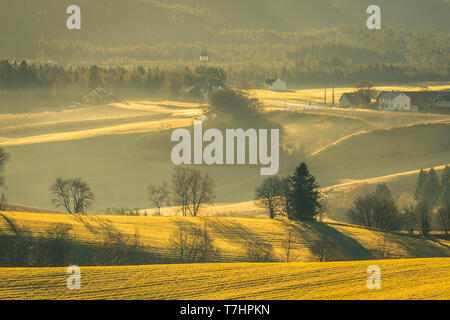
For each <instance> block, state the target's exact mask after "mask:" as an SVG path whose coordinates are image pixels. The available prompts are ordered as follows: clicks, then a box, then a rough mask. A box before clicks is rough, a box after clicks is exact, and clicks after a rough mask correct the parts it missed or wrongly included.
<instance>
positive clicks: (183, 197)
mask: <svg viewBox="0 0 450 320" xmlns="http://www.w3.org/2000/svg"><path fill="white" fill-rule="evenodd" d="M172 191H173V192H172V197H173V201H174V202H175V203H176V204H178V205H180V206H181V211H182V214H183V216H187V214H188V213H189V214H190V215H191V216H194V217H195V216H197V215H198V213H199V210H200V208H201V206H203V205H204V204H206V203H211V202H212V201H213V200H214V198H215V195H214V181H213V180H212V178H211V177H210V176H209V174H208V173H206V172H205V173H204V174H202V173H201V171H199V170H196V169H192V168H189V167H176V168H175V171H174V173H173V175H172Z"/></svg>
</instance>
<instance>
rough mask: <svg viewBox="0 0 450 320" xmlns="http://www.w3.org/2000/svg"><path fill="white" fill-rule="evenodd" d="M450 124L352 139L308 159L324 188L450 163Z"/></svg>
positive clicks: (428, 125) (401, 128) (401, 129)
mask: <svg viewBox="0 0 450 320" xmlns="http://www.w3.org/2000/svg"><path fill="white" fill-rule="evenodd" d="M449 150H450V123H448V122H447V123H435V124H419V125H412V126H406V127H397V128H392V129H382V130H374V131H371V132H367V133H361V134H358V135H353V136H350V137H349V138H348V139H343V140H341V141H340V142H339V143H337V144H333V145H330V146H329V147H328V148H325V149H323V150H322V151H321V152H319V153H316V154H314V155H312V156H310V157H308V158H307V159H306V162H307V163H308V164H309V166H310V168H311V170H312V172H313V173H314V174H317V176H318V178H319V181H320V182H321V183H322V185H332V184H337V183H340V182H342V180H345V179H363V178H373V177H378V176H383V175H387V174H392V173H397V172H404V171H408V170H414V169H417V168H429V167H432V166H437V165H442V164H445V163H448V162H449V159H450V151H449Z"/></svg>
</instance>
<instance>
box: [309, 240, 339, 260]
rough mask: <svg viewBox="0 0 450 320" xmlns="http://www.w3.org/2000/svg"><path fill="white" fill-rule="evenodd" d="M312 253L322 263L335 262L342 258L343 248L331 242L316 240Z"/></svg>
mask: <svg viewBox="0 0 450 320" xmlns="http://www.w3.org/2000/svg"><path fill="white" fill-rule="evenodd" d="M311 253H312V254H313V255H314V256H315V257H316V259H317V260H318V261H320V262H324V261H334V260H338V259H340V258H341V256H342V253H341V247H340V246H339V245H338V244H337V243H335V242H333V241H331V240H316V241H314V242H313V244H312V246H311Z"/></svg>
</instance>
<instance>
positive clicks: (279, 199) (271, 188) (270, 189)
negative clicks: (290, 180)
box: [255, 176, 287, 219]
mask: <svg viewBox="0 0 450 320" xmlns="http://www.w3.org/2000/svg"><path fill="white" fill-rule="evenodd" d="M285 184H287V179H281V178H279V177H276V176H275V177H270V178H267V179H264V180H263V182H262V183H261V185H259V186H257V187H256V188H255V199H256V203H257V204H258V205H260V206H262V207H264V208H266V209H267V210H268V211H269V217H270V218H271V219H273V218H275V216H277V215H281V214H284V213H285V207H286V197H285V189H286V188H287V185H285Z"/></svg>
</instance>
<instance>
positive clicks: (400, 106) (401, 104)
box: [377, 92, 411, 111]
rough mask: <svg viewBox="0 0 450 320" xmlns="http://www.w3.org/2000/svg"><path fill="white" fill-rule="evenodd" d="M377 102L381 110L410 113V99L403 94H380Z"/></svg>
mask: <svg viewBox="0 0 450 320" xmlns="http://www.w3.org/2000/svg"><path fill="white" fill-rule="evenodd" d="M377 100H378V105H379V106H380V108H383V109H387V110H397V111H411V98H410V97H409V96H407V95H406V94H404V93H403V92H381V93H380V94H379V95H378V98H377Z"/></svg>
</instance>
